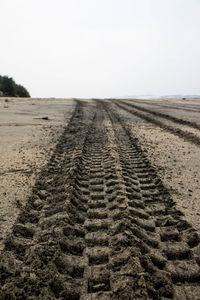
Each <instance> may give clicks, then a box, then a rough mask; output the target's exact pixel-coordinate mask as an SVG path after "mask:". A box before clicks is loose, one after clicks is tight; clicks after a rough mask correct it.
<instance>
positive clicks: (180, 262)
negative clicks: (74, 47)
mask: <svg viewBox="0 0 200 300" xmlns="http://www.w3.org/2000/svg"><path fill="white" fill-rule="evenodd" d="M199 242H200V239H199V236H198V234H197V233H196V231H195V230H194V229H193V228H192V227H191V226H190V225H189V224H188V223H187V222H186V221H184V219H183V217H182V215H181V213H180V212H179V211H177V210H176V208H175V205H174V203H173V202H172V200H171V198H170V195H169V193H168V191H167V190H166V189H165V188H164V187H163V185H162V182H161V181H160V180H159V179H158V177H157V175H156V172H155V171H154V169H153V168H152V167H151V165H150V163H149V161H148V159H147V158H146V157H145V155H144V153H143V152H142V150H141V149H140V147H139V146H138V143H137V140H136V139H135V138H134V137H132V135H131V132H130V130H129V128H128V126H127V125H126V124H125V123H124V122H123V120H121V118H120V116H119V115H118V114H116V113H115V112H114V111H113V110H112V106H111V105H110V104H109V103H106V102H103V101H94V103H93V104H92V105H89V104H84V103H83V102H81V101H77V106H76V108H75V111H74V113H73V116H72V118H71V121H70V123H69V124H68V126H67V127H66V129H65V131H64V132H63V135H62V136H61V137H60V139H59V142H58V144H57V147H56V149H55V152H54V154H53V156H52V157H51V159H50V161H49V163H48V165H47V167H46V168H45V170H43V172H42V173H41V174H40V177H39V178H38V180H37V183H36V185H35V187H34V188H33V193H32V196H31V197H30V198H29V199H28V200H27V206H26V207H24V208H22V209H21V213H20V215H19V217H18V219H17V221H16V223H15V225H14V226H13V230H12V234H11V235H10V236H9V237H8V238H7V240H6V241H5V249H4V251H3V252H2V255H1V257H0V299H30V300H33V299H67V300H68V299H72V300H110V299H112V300H117V299H119V300H121V299H163V300H164V299H199V298H198V297H199V294H200V285H199V279H200V243H199Z"/></svg>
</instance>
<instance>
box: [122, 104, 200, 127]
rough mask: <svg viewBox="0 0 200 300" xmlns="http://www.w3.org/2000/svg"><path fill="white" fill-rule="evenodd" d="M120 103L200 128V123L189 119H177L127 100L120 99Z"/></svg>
mask: <svg viewBox="0 0 200 300" xmlns="http://www.w3.org/2000/svg"><path fill="white" fill-rule="evenodd" d="M120 103H123V104H125V105H128V106H129V107H133V108H135V109H138V110H140V111H144V112H147V113H150V114H152V115H154V116H157V117H161V118H164V119H166V120H170V121H173V122H174V123H177V124H181V125H186V126H188V127H191V128H195V129H198V130H200V125H198V124H197V123H195V122H191V121H187V120H183V119H179V118H176V117H173V116H170V115H167V114H164V113H160V112H157V111H152V110H151V109H147V108H145V107H141V106H138V105H134V104H133V103H127V102H122V101H120Z"/></svg>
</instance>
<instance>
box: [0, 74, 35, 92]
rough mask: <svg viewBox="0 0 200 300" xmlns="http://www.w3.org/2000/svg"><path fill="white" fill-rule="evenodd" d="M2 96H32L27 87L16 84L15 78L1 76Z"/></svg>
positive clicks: (0, 88) (0, 90)
mask: <svg viewBox="0 0 200 300" xmlns="http://www.w3.org/2000/svg"><path fill="white" fill-rule="evenodd" d="M0 96H8V97H30V94H29V92H28V91H27V89H26V88H25V87H23V86H22V85H20V84H16V82H15V81H14V80H13V78H11V77H8V76H1V75H0Z"/></svg>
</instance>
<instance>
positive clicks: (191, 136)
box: [113, 101, 200, 146]
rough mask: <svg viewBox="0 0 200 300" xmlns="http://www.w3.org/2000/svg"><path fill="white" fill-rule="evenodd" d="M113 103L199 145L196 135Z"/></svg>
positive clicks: (199, 140)
mask: <svg viewBox="0 0 200 300" xmlns="http://www.w3.org/2000/svg"><path fill="white" fill-rule="evenodd" d="M113 103H114V104H115V105H116V106H117V107H119V108H121V109H123V110H125V111H127V112H129V113H131V114H133V115H135V116H137V117H139V118H141V119H143V120H145V121H147V122H149V123H151V124H154V125H156V126H158V127H160V128H162V129H164V130H165V131H168V132H170V133H172V134H173V135H175V136H178V137H179V138H182V139H184V140H185V141H187V142H189V143H192V144H195V145H198V146H199V145H200V138H199V137H198V136H196V135H194V134H192V133H190V132H186V131H183V130H181V129H179V128H175V127H173V126H169V125H165V124H164V123H162V122H161V121H159V120H156V119H154V118H152V117H150V116H148V115H145V114H143V113H140V112H139V111H137V109H136V108H134V109H131V108H129V107H126V106H124V105H121V104H119V103H118V102H116V101H115V102H113ZM135 109H136V110H135ZM138 110H140V109H138Z"/></svg>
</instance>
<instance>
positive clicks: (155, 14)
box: [0, 0, 200, 97]
mask: <svg viewBox="0 0 200 300" xmlns="http://www.w3.org/2000/svg"><path fill="white" fill-rule="evenodd" d="M0 28H1V31H0V32H1V34H0V38H1V46H0V74H1V75H9V76H11V77H13V78H14V79H15V81H16V82H17V83H20V84H23V85H24V86H25V87H26V88H27V89H28V90H29V91H30V93H31V95H32V96H33V97H37V96H38V97H117V96H128V95H136V94H138V95H139V94H177V93H178V94H180V93H182V94H200V0H0Z"/></svg>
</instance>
